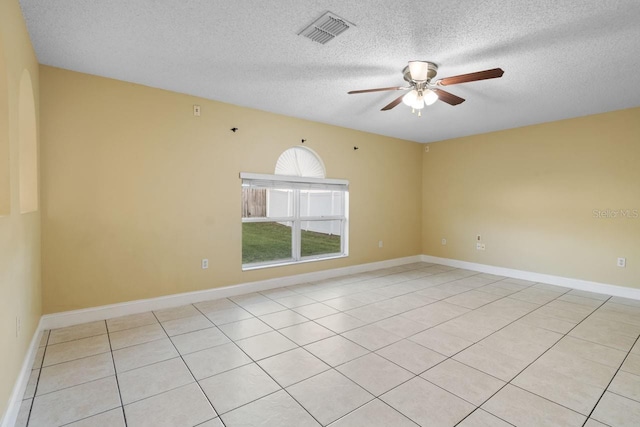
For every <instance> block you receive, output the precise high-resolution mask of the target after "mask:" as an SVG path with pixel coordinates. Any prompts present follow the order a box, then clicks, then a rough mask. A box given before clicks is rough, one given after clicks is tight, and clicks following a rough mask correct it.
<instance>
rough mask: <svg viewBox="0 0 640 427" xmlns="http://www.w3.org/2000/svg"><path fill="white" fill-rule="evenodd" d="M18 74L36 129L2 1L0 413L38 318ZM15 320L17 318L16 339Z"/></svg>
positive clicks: (23, 52)
mask: <svg viewBox="0 0 640 427" xmlns="http://www.w3.org/2000/svg"><path fill="white" fill-rule="evenodd" d="M24 70H27V71H28V72H29V73H30V75H31V79H32V84H33V93H34V95H35V100H34V101H35V112H36V120H35V123H36V126H37V112H38V63H37V61H36V58H35V55H34V53H33V49H32V47H31V42H30V41H29V36H28V34H27V31H26V27H25V24H24V20H23V18H22V13H21V11H20V6H19V4H18V1H17V0H8V1H4V0H3V1H1V2H0V414H3V413H5V411H6V409H7V404H8V402H9V397H10V394H11V391H12V389H13V386H14V384H15V381H16V379H17V376H18V373H19V372H20V368H21V366H22V363H23V360H24V358H25V356H26V352H27V348H28V346H29V343H30V341H31V338H32V336H33V334H34V332H35V329H36V327H37V325H38V321H39V319H40V314H41V310H40V214H39V213H38V212H30V213H26V214H21V213H20V211H21V209H20V205H21V200H20V179H19V177H20V168H19V164H20V162H19V157H20V156H19V153H20V151H21V150H20V144H19V139H20V137H21V134H22V137H24V131H25V130H26V131H27V132H29V130H28V129H24V127H22V129H23V132H22V133H21V132H20V129H21V125H20V122H22V123H23V124H24V123H25V119H26V118H25V116H24V113H23V115H22V117H20V114H19V112H20V105H21V101H20V97H21V96H22V97H23V99H22V101H23V102H22V105H23V106H24V105H25V104H24V102H25V98H24V97H25V91H24V90H23V91H22V94H21V92H20V80H21V78H22V76H23V74H24ZM23 85H24V84H23ZM23 110H28V108H26V109H25V108H23ZM26 121H30V120H28V119H27V120H26ZM31 122H32V123H33V122H34V121H33V120H31ZM32 130H33V129H31V131H32ZM36 139H37V132H36ZM36 154H37V153H36ZM32 172H33V170H32ZM36 176H37V171H36ZM7 178H8V179H7ZM36 205H37V203H36ZM16 318H20V320H21V332H20V334H19V336H18V337H16Z"/></svg>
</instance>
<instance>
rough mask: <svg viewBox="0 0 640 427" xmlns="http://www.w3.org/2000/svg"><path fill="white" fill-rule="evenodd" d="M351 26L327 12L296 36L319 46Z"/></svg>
mask: <svg viewBox="0 0 640 427" xmlns="http://www.w3.org/2000/svg"><path fill="white" fill-rule="evenodd" d="M351 26H353V24H352V23H351V22H349V21H347V20H345V19H342V18H340V17H339V16H338V15H335V14H333V13H331V12H327V13H325V14H324V15H322V16H321V17H320V18H318V19H317V20H316V21H315V22H313V23H312V24H311V25H309V26H308V27H307V28H305V29H304V30H302V31H301V32H300V33H298V35H299V36H304V37H306V38H308V39H311V40H313V41H314V42H318V43H320V44H326V43H327V42H330V41H331V40H333V39H334V38H336V37H337V36H338V35H340V34H342V33H343V32H345V31H347V30H348V29H349V28H350V27H351Z"/></svg>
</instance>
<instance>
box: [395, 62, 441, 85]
mask: <svg viewBox="0 0 640 427" xmlns="http://www.w3.org/2000/svg"><path fill="white" fill-rule="evenodd" d="M420 62H426V63H427V65H428V66H429V71H428V72H427V81H429V80H431V79H433V78H434V77H435V76H436V74H438V66H437V65H436V64H434V63H433V62H429V61H420ZM402 76H403V78H404V79H405V81H407V82H409V83H413V80H412V79H411V73H410V72H409V66H408V65H407V66H406V67H404V68H403V70H402Z"/></svg>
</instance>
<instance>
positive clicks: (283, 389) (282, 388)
mask: <svg viewBox="0 0 640 427" xmlns="http://www.w3.org/2000/svg"><path fill="white" fill-rule="evenodd" d="M234 302H235V301H234ZM196 310H198V311H200V310H199V309H198V308H197V307H196ZM254 317H255V316H254ZM263 323H264V322H263ZM265 324H266V323H265ZM267 326H268V325H267ZM269 327H270V326H269ZM220 332H222V334H223V335H224V336H226V337H227V338H228V339H229V340H231V342H232V343H233V344H234V345H235V346H236V347H237V348H238V349H240V351H242V352H243V353H244V354H245V355H246V356H247V357H248V358H249V359H250V360H251V361H252V363H255V364H256V366H257V367H258V368H260V370H262V372H264V373H265V374H266V375H267V376H268V377H269V378H271V381H273V382H274V383H275V384H276V385H277V386H278V387H280V390H282V391H284V392H285V393H287V394H288V395H289V397H291V399H293V400H294V401H295V402H296V403H297V404H298V405H300V407H301V408H302V409H304V410H305V411H306V412H307V413H308V414H309V416H310V417H311V418H313V419H314V420H315V421H316V422H318V423H319V424H320V425H322V423H320V421H319V420H317V419H316V417H314V416H313V415H312V414H311V412H309V411H308V410H307V408H305V407H304V406H303V405H302V404H301V403H300V402H298V401H297V400H296V399H295V397H293V396H292V395H291V393H289V391H288V390H287V389H286V388H284V387H282V386H281V385H280V383H279V382H278V381H276V379H275V378H273V377H272V376H271V374H269V373H268V372H267V371H266V370H265V369H264V368H263V367H262V366H261V365H260V364H259V363H258V362H257V361H256V360H254V359H253V358H252V357H251V356H250V355H249V354H247V352H246V351H244V349H243V348H242V347H240V346H239V345H238V344H236V342H235V341H234V340H233V339H231V337H230V336H228V335H227V334H226V333H225V332H224V331H223V330H220ZM280 335H282V334H280ZM282 336H284V335H282ZM285 338H287V337H285ZM287 339H288V338H287ZM290 341H291V340H290ZM291 342H293V341H291ZM293 343H294V344H295V345H296V346H297V347H298V348H302V347H301V346H299V345H298V344H297V343H295V342H293ZM290 350H294V349H289V350H286V351H290ZM283 353H284V352H283ZM270 357H272V356H270ZM185 364H186V362H185ZM243 366H246V365H243ZM187 368H188V366H187ZM234 369H235V368H234ZM323 372H326V371H323ZM216 375H218V374H216ZM196 382H197V381H196ZM198 386H200V383H198ZM201 389H202V387H201ZM280 390H276V391H274V392H273V393H269V394H267V395H265V396H261V397H259V398H258V399H255V400H252V401H251V402H248V403H245V404H243V405H240V406H238V407H237V408H234V409H232V410H231V411H235V410H237V409H238V408H241V407H243V406H245V405H248V404H249V403H253V402H255V401H257V400H260V399H262V398H264V397H266V396H270V395H271V394H274V393H277V392H278V391H280ZM203 393H204V390H203ZM205 396H206V393H205ZM208 398H209V397H208V396H207V399H208ZM211 406H213V404H211ZM214 409H215V407H214ZM231 411H228V412H231ZM217 412H218V411H217V410H216V413H217ZM225 413H227V412H225ZM218 416H219V417H220V421H221V422H222V417H221V416H220V414H218Z"/></svg>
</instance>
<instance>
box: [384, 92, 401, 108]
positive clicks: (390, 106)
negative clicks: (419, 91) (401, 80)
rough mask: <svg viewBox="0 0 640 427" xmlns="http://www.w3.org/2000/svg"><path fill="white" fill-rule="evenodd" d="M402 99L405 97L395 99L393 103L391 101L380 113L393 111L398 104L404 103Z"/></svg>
mask: <svg viewBox="0 0 640 427" xmlns="http://www.w3.org/2000/svg"><path fill="white" fill-rule="evenodd" d="M402 98H404V95H400V96H399V97H397V98H396V99H394V100H393V101H391V102H390V103H388V104H387V105H385V106H384V107H382V109H381V110H380V111H387V110H391V109H392V108H394V107H395V106H396V105H398V104H400V103H401V102H402Z"/></svg>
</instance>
